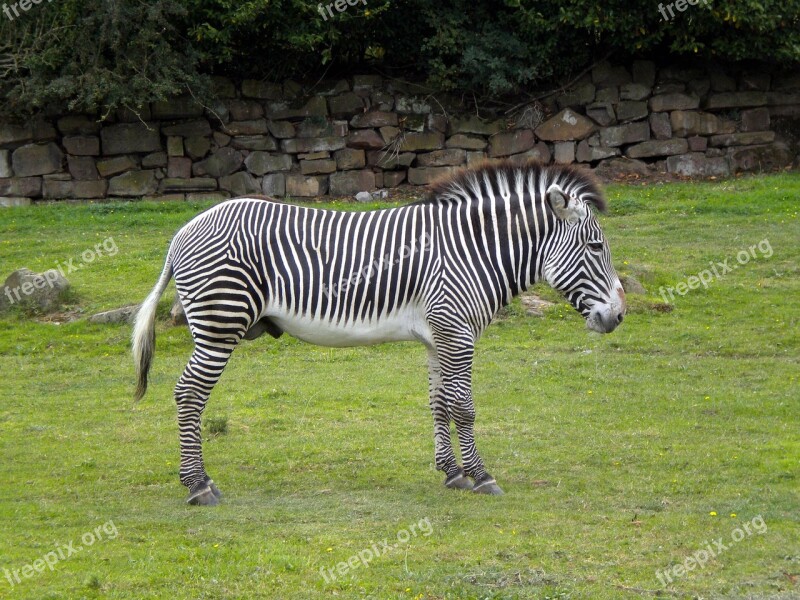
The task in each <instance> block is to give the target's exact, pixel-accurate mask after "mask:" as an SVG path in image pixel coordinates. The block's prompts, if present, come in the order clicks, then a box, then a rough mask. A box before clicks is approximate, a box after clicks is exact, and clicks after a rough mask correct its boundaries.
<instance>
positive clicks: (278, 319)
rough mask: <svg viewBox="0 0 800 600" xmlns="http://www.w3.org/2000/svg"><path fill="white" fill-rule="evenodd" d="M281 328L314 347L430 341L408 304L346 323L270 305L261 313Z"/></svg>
mask: <svg viewBox="0 0 800 600" xmlns="http://www.w3.org/2000/svg"><path fill="white" fill-rule="evenodd" d="M264 316H266V317H269V318H270V320H271V321H273V322H274V323H275V324H276V325H277V326H278V327H280V328H281V329H282V330H283V331H285V332H286V333H288V334H289V335H291V336H292V337H296V338H297V339H299V340H303V341H304V342H308V343H309V344H316V345H317V346H334V347H346V346H368V345H371V344H380V343H383V342H406V341H413V340H416V341H420V342H423V343H426V344H431V343H432V337H431V332H430V328H429V327H428V324H427V323H426V322H425V320H424V318H423V317H422V315H421V314H420V311H419V310H418V309H417V308H416V307H413V306H408V307H406V308H404V309H402V310H400V311H397V313H396V314H393V315H392V316H389V317H384V318H382V319H380V320H379V321H378V320H375V319H373V320H372V321H354V322H352V323H347V324H343V323H340V324H337V323H330V322H328V321H325V320H320V319H314V318H312V317H307V316H296V315H291V314H289V313H288V312H287V311H285V310H281V309H280V308H272V309H270V310H268V311H267V312H266V314H265V315H264Z"/></svg>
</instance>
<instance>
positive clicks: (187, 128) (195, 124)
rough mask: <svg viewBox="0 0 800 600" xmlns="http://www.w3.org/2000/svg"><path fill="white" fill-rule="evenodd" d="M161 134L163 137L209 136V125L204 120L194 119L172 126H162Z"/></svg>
mask: <svg viewBox="0 0 800 600" xmlns="http://www.w3.org/2000/svg"><path fill="white" fill-rule="evenodd" d="M161 132H162V133H163V134H164V135H167V136H169V135H179V136H181V137H195V136H207V135H211V125H209V123H208V121H207V120H206V119H196V120H194V121H184V122H182V123H175V124H173V125H166V126H162V128H161Z"/></svg>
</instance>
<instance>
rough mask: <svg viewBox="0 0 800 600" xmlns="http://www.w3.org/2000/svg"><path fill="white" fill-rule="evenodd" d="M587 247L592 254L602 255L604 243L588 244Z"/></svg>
mask: <svg viewBox="0 0 800 600" xmlns="http://www.w3.org/2000/svg"><path fill="white" fill-rule="evenodd" d="M586 247H587V248H589V250H591V251H592V252H597V253H600V252H602V251H603V242H587V243H586Z"/></svg>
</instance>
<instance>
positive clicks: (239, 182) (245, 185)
mask: <svg viewBox="0 0 800 600" xmlns="http://www.w3.org/2000/svg"><path fill="white" fill-rule="evenodd" d="M219 189H221V190H225V191H227V192H230V193H231V195H232V196H233V197H234V198H235V197H237V196H247V195H253V194H261V185H260V184H259V182H258V180H257V179H256V178H255V177H253V176H252V175H250V173H245V172H244V171H239V172H238V173H233V174H232V175H224V176H223V177H220V178H219Z"/></svg>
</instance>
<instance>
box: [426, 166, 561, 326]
mask: <svg viewBox="0 0 800 600" xmlns="http://www.w3.org/2000/svg"><path fill="white" fill-rule="evenodd" d="M473 183H474V185H472V186H469V188H468V189H466V188H465V189H460V190H453V192H452V193H451V194H448V195H449V196H450V200H451V201H450V202H443V203H441V204H440V208H441V207H444V212H445V214H443V215H442V217H443V218H442V221H441V224H442V226H443V227H444V228H445V230H446V233H445V235H443V240H444V243H445V245H446V246H447V245H449V246H450V251H451V252H452V253H453V254H461V255H462V260H463V261H464V263H465V264H464V267H463V268H464V269H465V276H472V277H477V278H478V279H479V280H480V281H481V282H482V286H481V287H482V292H483V294H485V300H486V302H487V303H488V306H487V307H488V308H489V309H490V312H491V313H492V314H491V316H493V314H494V313H495V312H496V311H497V310H499V309H500V308H501V307H502V306H504V305H506V304H508V303H509V302H510V301H511V299H512V298H513V297H514V296H516V295H518V294H519V293H520V292H522V291H524V290H525V289H527V288H528V287H529V286H530V285H532V284H533V283H535V282H536V281H537V280H539V279H540V278H541V274H542V267H543V266H542V262H541V256H542V252H541V248H542V246H543V244H544V243H545V241H546V239H547V237H548V235H549V234H550V233H551V231H552V229H553V226H554V225H553V222H552V220H551V219H549V218H548V217H547V216H546V214H547V213H546V212H545V211H544V209H543V206H542V202H541V198H542V197H543V193H539V190H538V189H537V188H538V186H537V185H536V183H538V182H536V181H534V180H533V179H531V180H530V181H524V180H522V179H521V178H520V180H518V181H507V180H504V179H494V180H489V179H488V178H487V179H486V180H483V181H475V182H473ZM443 199H444V200H446V199H447V196H445V197H443ZM447 209H449V210H447Z"/></svg>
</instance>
